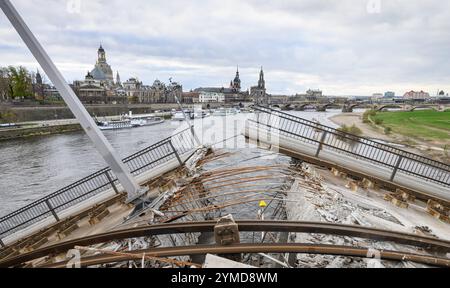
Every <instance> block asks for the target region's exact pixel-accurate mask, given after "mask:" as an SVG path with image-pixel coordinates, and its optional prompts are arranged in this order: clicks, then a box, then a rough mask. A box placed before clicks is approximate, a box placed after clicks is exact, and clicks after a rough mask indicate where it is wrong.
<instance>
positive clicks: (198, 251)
mask: <svg viewBox="0 0 450 288" xmlns="http://www.w3.org/2000/svg"><path fill="white" fill-rule="evenodd" d="M128 253H129V254H130V255H108V254H102V255H95V256H90V257H86V258H82V259H81V260H80V265H81V267H90V266H97V265H105V264H111V263H120V262H125V261H130V260H136V258H138V255H139V256H140V255H143V256H145V255H147V256H151V257H177V256H194V255H205V254H220V255H226V254H239V253H250V254H256V253H296V254H301V253H303V254H316V255H334V256H348V257H359V258H371V257H372V256H373V251H372V250H371V249H368V248H357V247H347V246H335V245H317V244H236V245H230V246H218V245H200V246H186V247H170V248H156V249H147V250H140V251H132V252H128ZM377 256H379V257H378V258H377V260H390V261H411V262H414V263H419V264H424V265H430V266H434V267H444V268H449V267H450V259H446V258H439V257H434V256H425V255H419V254H413V253H405V252H397V251H386V250H384V251H378V255H377ZM141 257H142V256H141ZM67 264H68V262H67V261H64V262H60V263H56V264H49V265H44V266H42V267H39V268H66V267H67Z"/></svg>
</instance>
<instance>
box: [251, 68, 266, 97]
mask: <svg viewBox="0 0 450 288" xmlns="http://www.w3.org/2000/svg"><path fill="white" fill-rule="evenodd" d="M250 96H251V97H252V98H253V101H254V102H255V104H256V105H261V106H269V104H270V103H269V102H270V100H269V95H268V94H267V91H266V81H265V80H264V70H263V68H262V67H261V71H260V72H259V80H258V85H257V86H254V87H252V88H251V89H250Z"/></svg>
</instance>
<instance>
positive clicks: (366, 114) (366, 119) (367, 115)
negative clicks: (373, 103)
mask: <svg viewBox="0 0 450 288" xmlns="http://www.w3.org/2000/svg"><path fill="white" fill-rule="evenodd" d="M376 115H377V112H376V111H375V110H367V111H366V112H364V114H363V123H366V124H367V123H370V117H375V116H376Z"/></svg>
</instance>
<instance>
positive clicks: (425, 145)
mask: <svg viewBox="0 0 450 288" xmlns="http://www.w3.org/2000/svg"><path fill="white" fill-rule="evenodd" d="M362 116H363V113H342V114H339V115H336V116H333V117H331V118H330V121H332V122H333V123H335V124H336V125H339V126H343V125H347V126H352V125H355V126H357V127H358V128H359V129H361V131H362V132H363V136H364V137H367V138H372V139H378V140H382V141H386V142H389V143H393V144H396V145H401V147H399V148H400V149H403V150H406V151H409V152H412V153H416V154H419V155H423V156H425V157H429V158H432V159H435V160H438V161H441V162H444V163H450V157H449V156H448V155H446V153H445V151H444V149H443V148H442V147H443V145H442V143H433V142H426V141H423V140H420V139H415V138H414V139H413V138H410V137H406V136H402V135H386V134H385V133H384V131H383V129H382V128H381V127H374V126H373V125H370V124H365V123H363V121H362Z"/></svg>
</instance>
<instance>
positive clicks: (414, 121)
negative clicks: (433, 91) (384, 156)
mask: <svg viewBox="0 0 450 288" xmlns="http://www.w3.org/2000/svg"><path fill="white" fill-rule="evenodd" d="M370 118H371V120H372V121H373V122H375V123H376V125H378V126H382V127H384V128H386V129H388V131H389V132H391V133H395V134H401V135H404V136H407V137H412V138H419V139H423V140H427V141H434V140H437V141H450V111H446V112H437V111H433V110H423V111H414V112H403V111H399V112H378V113H376V114H375V115H372V116H370Z"/></svg>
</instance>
